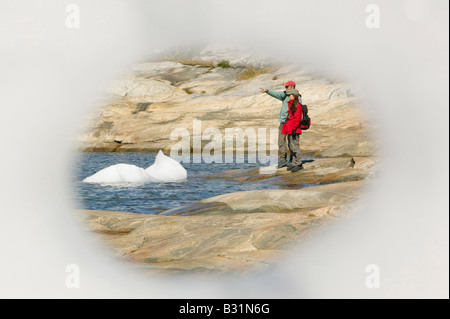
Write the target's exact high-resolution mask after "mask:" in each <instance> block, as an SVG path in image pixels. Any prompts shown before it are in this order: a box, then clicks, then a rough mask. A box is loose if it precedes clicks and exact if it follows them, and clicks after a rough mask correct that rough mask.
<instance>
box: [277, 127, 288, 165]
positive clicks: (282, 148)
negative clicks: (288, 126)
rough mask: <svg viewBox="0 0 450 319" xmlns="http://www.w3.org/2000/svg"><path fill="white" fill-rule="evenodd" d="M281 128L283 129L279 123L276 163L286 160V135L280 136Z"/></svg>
mask: <svg viewBox="0 0 450 319" xmlns="http://www.w3.org/2000/svg"><path fill="white" fill-rule="evenodd" d="M282 128H283V123H280V127H279V128H278V161H279V162H283V161H285V160H286V151H287V143H286V135H284V134H281V129H282Z"/></svg>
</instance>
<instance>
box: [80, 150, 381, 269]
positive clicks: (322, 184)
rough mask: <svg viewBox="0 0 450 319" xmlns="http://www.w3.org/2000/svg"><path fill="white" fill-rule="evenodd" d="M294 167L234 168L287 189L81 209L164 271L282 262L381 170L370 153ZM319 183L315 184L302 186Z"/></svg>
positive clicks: (124, 249)
mask: <svg viewBox="0 0 450 319" xmlns="http://www.w3.org/2000/svg"><path fill="white" fill-rule="evenodd" d="M304 165H305V170H304V171H301V172H300V173H297V174H291V173H290V172H288V171H287V170H286V169H285V168H283V169H279V170H277V172H276V173H275V174H273V175H271V176H268V175H260V174H258V171H257V170H254V169H252V170H237V171H229V172H227V174H225V175H224V176H221V177H220V176H211V178H230V179H235V180H254V179H260V178H263V179H264V182H268V183H276V184H278V185H280V184H283V185H284V186H285V187H284V188H282V189H274V190H255V191H246V192H237V193H230V194H224V195H220V196H216V197H213V198H207V199H205V200H202V201H199V202H195V203H192V204H188V205H185V206H183V207H181V208H177V209H172V210H168V211H166V212H165V213H162V214H160V215H141V214H134V213H124V212H109V211H87V210H86V211H82V212H81V216H82V219H83V221H84V222H85V223H84V225H85V226H86V230H88V231H91V232H94V233H95V234H96V238H97V239H98V240H99V241H101V242H104V241H106V242H107V243H108V245H110V246H111V247H112V248H113V250H114V251H115V255H116V256H117V257H120V258H124V259H126V260H129V261H133V262H136V263H137V264H138V265H140V266H142V267H144V268H149V269H152V270H153V271H156V270H158V271H160V272H162V273H165V274H179V273H183V274H186V273H208V274H209V273H214V274H227V273H236V272H238V273H246V272H250V271H261V270H264V269H267V268H268V267H270V266H271V265H273V264H275V263H276V262H277V260H279V258H280V257H281V256H283V255H286V254H288V252H289V250H290V249H292V248H293V247H295V246H298V245H300V244H302V243H304V242H305V241H306V240H307V238H309V237H311V236H313V235H314V233H315V230H316V229H318V228H319V227H321V226H323V225H327V224H329V223H332V222H335V221H337V220H340V219H342V218H344V217H345V216H347V214H348V213H349V211H350V210H351V209H352V208H354V207H355V205H357V202H358V200H360V199H361V197H363V196H364V194H365V192H366V186H367V185H369V184H370V183H369V180H370V179H371V178H372V176H373V174H374V172H375V171H376V166H377V161H376V160H374V159H368V158H356V159H348V158H339V159H319V160H316V161H314V162H311V163H305V164H304ZM312 182H314V183H315V185H316V186H311V187H306V188H298V187H297V188H296V187H295V185H297V186H298V185H301V184H304V183H312Z"/></svg>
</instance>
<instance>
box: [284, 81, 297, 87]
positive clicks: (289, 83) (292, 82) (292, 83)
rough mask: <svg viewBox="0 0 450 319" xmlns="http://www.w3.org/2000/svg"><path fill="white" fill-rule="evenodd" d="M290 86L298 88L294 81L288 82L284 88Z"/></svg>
mask: <svg viewBox="0 0 450 319" xmlns="http://www.w3.org/2000/svg"><path fill="white" fill-rule="evenodd" d="M289 85H293V86H296V84H295V82H294V81H287V82H286V83H285V84H284V86H289Z"/></svg>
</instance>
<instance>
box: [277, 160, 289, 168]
mask: <svg viewBox="0 0 450 319" xmlns="http://www.w3.org/2000/svg"><path fill="white" fill-rule="evenodd" d="M287 163H288V162H287V161H286V160H282V161H280V162H279V163H278V168H282V167H285V166H287Z"/></svg>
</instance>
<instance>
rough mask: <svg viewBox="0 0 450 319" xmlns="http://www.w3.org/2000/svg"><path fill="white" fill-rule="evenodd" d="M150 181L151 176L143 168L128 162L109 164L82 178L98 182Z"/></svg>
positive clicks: (90, 181)
mask: <svg viewBox="0 0 450 319" xmlns="http://www.w3.org/2000/svg"><path fill="white" fill-rule="evenodd" d="M151 181H152V180H151V176H149V175H148V174H147V173H146V172H145V170H144V169H143V168H140V167H137V166H136V165H129V164H116V165H112V166H109V167H107V168H104V169H102V170H101V171H99V172H97V173H95V174H94V175H92V176H89V177H86V178H85V179H84V180H83V182H85V183H98V184H145V183H149V182H151Z"/></svg>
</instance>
